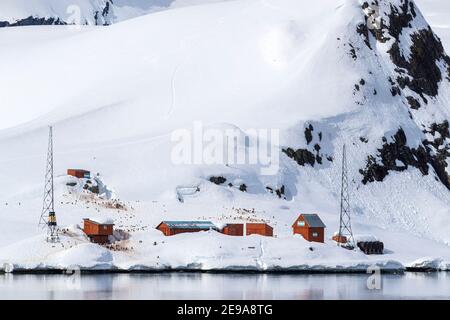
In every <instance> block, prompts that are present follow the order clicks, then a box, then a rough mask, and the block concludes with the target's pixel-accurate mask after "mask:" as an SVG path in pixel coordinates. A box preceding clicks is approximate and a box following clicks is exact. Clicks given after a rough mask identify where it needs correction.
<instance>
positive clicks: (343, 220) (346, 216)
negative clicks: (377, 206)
mask: <svg viewBox="0 0 450 320" xmlns="http://www.w3.org/2000/svg"><path fill="white" fill-rule="evenodd" d="M339 237H346V238H347V243H346V244H345V245H344V246H346V247H351V248H354V247H355V243H354V239H353V231H352V224H351V219H350V195H349V192H348V173H347V151H346V147H345V144H344V146H343V148H342V185H341V213H340V221H339ZM338 245H339V246H342V243H340V241H338Z"/></svg>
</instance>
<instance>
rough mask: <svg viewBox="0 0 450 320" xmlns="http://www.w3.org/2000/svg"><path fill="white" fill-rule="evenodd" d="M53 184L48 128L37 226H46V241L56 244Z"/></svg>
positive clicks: (56, 229)
mask: <svg viewBox="0 0 450 320" xmlns="http://www.w3.org/2000/svg"><path fill="white" fill-rule="evenodd" d="M54 196H55V193H54V184H53V127H52V126H50V127H49V136H48V153H47V165H46V173H45V186H44V202H43V205H42V212H41V217H40V219H39V226H40V227H45V226H47V241H48V242H57V241H58V240H59V237H58V226H57V223H56V213H55V200H54Z"/></svg>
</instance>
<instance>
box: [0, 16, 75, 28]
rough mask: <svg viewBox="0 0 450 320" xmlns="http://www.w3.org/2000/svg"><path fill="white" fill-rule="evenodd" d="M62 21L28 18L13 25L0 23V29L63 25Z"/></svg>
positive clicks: (5, 22) (4, 22)
mask: <svg viewBox="0 0 450 320" xmlns="http://www.w3.org/2000/svg"><path fill="white" fill-rule="evenodd" d="M65 24H66V23H65V22H64V21H61V20H60V19H59V18H36V17H28V18H26V19H21V20H18V21H16V22H13V23H9V22H8V21H0V28H2V27H20V26H36V25H65Z"/></svg>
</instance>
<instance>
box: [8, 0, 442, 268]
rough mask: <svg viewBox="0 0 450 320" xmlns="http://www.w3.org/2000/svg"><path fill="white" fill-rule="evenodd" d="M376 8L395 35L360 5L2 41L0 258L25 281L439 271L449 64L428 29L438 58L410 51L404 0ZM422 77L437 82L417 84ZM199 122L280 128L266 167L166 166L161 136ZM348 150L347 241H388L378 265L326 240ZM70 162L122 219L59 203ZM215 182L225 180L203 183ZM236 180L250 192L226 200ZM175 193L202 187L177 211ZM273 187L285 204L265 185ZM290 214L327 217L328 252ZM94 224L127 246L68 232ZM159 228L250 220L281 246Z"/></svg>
mask: <svg viewBox="0 0 450 320" xmlns="http://www.w3.org/2000/svg"><path fill="white" fill-rule="evenodd" d="M379 2H380V13H381V14H382V16H383V17H384V18H385V19H386V20H388V19H389V17H391V19H394V20H391V25H394V24H395V22H396V21H397V20H396V19H397V18H396V17H397V15H394V18H392V14H391V13H392V12H391V7H390V4H391V3H392V4H394V5H395V8H399V9H398V10H400V11H399V12H400V13H403V14H404V15H406V16H407V17H408V18H411V21H409V23H408V24H407V25H406V26H402V27H401V28H400V32H399V33H398V34H397V31H398V30H397V29H395V30H391V29H389V28H387V27H383V29H381V30H377V31H376V32H371V31H369V30H366V28H364V26H365V25H367V21H366V20H367V19H366V15H365V12H364V10H363V7H362V6H363V1H357V0H339V1H335V0H333V1H332V0H324V1H321V2H320V3H310V2H308V3H306V2H303V1H294V0H277V1H275V0H273V1H270V0H264V1H256V0H239V1H227V2H223V3H222V2H219V3H212V4H204V5H198V6H187V7H184V8H178V9H177V10H167V11H161V12H158V13H154V14H151V15H147V16H142V17H138V18H135V19H131V20H128V21H124V22H122V23H119V24H114V25H112V26H110V27H108V28H91V27H83V28H81V30H77V29H73V28H70V27H66V26H40V27H26V28H3V29H0V45H1V46H2V48H5V49H4V50H2V51H1V52H0V69H1V70H2V74H3V75H4V76H3V77H1V78H0V88H2V89H1V91H0V99H1V100H0V103H1V106H2V107H1V108H2V110H4V112H2V117H0V128H2V131H0V150H1V156H0V177H1V179H2V184H1V185H0V203H2V204H4V206H3V205H2V207H1V209H0V215H1V218H2V221H4V223H2V224H1V225H0V261H3V262H10V263H13V264H15V265H16V266H22V267H29V268H39V267H64V266H70V265H72V264H77V265H81V266H84V267H86V268H125V269H139V268H156V269H158V268H168V267H172V268H194V269H199V268H200V269H220V268H245V269H248V268H250V269H257V270H267V269H278V268H290V267H291V268H296V269H308V268H315V269H317V268H324V269H329V270H338V269H342V268H344V269H348V268H354V269H358V270H360V269H362V268H365V267H367V266H368V265H370V264H372V263H378V264H379V265H381V266H384V267H386V268H397V269H398V268H400V269H401V268H402V267H403V266H417V265H422V266H423V265H424V264H425V265H433V266H439V268H442V269H447V268H448V266H449V262H450V251H449V250H448V249H449V248H448V246H449V244H450V238H449V234H450V233H449V231H450V197H449V189H448V188H447V186H446V184H445V177H446V176H445V174H447V178H448V172H449V167H448V166H445V163H447V164H449V158H448V155H447V154H446V148H448V146H449V143H450V138H449V137H446V136H445V129H446V130H447V132H448V126H447V127H445V122H446V121H448V120H449V118H450V110H449V100H450V98H449V97H450V94H449V93H450V86H449V80H448V79H447V72H448V71H447V67H448V62H447V61H446V55H445V53H443V52H441V51H440V50H439V43H438V41H437V39H436V38H434V36H433V35H432V34H431V35H430V34H428V33H426V34H425V35H423V36H422V37H423V38H424V39H425V40H426V41H427V47H429V48H432V47H433V48H434V49H436V50H434V51H433V54H432V55H425V57H423V56H420V55H419V56H417V54H415V52H417V51H419V52H420V50H417V48H419V49H421V48H422V47H421V42H420V41H413V39H414V36H415V35H416V34H417V33H419V32H421V31H422V30H427V27H428V25H427V23H426V21H425V20H424V19H423V17H422V15H421V14H420V11H419V10H418V8H416V7H413V8H414V14H413V13H412V12H410V11H411V10H412V9H411V8H412V7H410V5H408V6H407V7H406V9H405V10H407V11H408V13H405V12H403V11H402V10H403V9H404V7H402V6H400V4H402V3H404V2H403V1H400V0H392V1H379ZM408 4H409V2H408ZM305 12H307V14H305ZM398 16H402V14H399V15H398ZM317 21H321V23H317ZM396 46H397V47H398V50H399V52H400V53H401V54H400V56H401V57H403V58H404V57H407V58H408V59H407V61H406V62H405V61H404V59H402V58H401V57H398V56H396V55H395V52H394V51H395V50H392V48H395V47H396ZM393 52H394V53H393ZM423 65H427V66H428V67H429V68H431V69H432V70H434V71H435V72H434V73H431V74H428V73H427V74H426V75H425V76H423V75H420V72H417V70H419V71H421V70H422V69H421V68H420V66H423ZM433 65H434V67H433ZM417 66H419V67H417ZM438 75H439V76H440V78H439V77H438ZM448 76H449V77H450V75H448ZM424 79H425V81H424ZM424 83H425V84H424ZM6 88H7V89H6ZM417 104H419V106H417ZM196 121H201V123H202V124H203V125H204V127H205V128H214V129H216V130H219V131H224V130H226V129H230V128H231V129H232V128H234V129H236V128H237V129H239V130H241V131H239V132H241V133H242V132H243V130H246V129H250V128H256V129H258V128H273V129H278V130H280V134H281V136H280V139H281V140H280V142H279V145H278V144H277V145H276V148H278V149H277V154H279V155H280V170H279V171H278V172H277V173H275V174H273V175H262V174H261V168H262V167H263V165H262V164H257V165H246V164H244V165H228V166H227V165H225V164H216V165H207V164H196V165H177V164H176V163H174V161H173V159H172V158H171V154H172V151H173V147H174V143H173V142H172V141H171V134H172V133H173V132H174V130H177V129H180V128H181V129H183V128H185V129H188V130H190V129H192V128H193V126H195V122H196ZM49 124H53V125H54V126H55V148H56V149H55V161H56V163H55V171H56V175H57V180H56V186H57V199H58V202H57V204H58V206H57V207H58V208H57V212H58V220H59V223H60V225H61V226H71V227H70V228H69V229H70V230H69V231H70V232H68V233H67V234H65V235H63V243H62V244H61V245H56V246H52V245H48V244H46V243H45V242H43V241H42V240H43V236H42V231H40V230H38V229H37V228H36V224H37V222H38V219H39V212H40V210H39V209H40V205H41V196H42V188H43V186H42V180H43V169H44V168H43V167H44V164H45V150H46V143H47V141H46V139H47V125H49ZM400 128H401V129H402V130H400ZM402 132H403V134H402ZM253 138H254V137H253ZM404 140H406V141H404ZM344 142H345V143H346V144H347V147H348V158H349V159H350V163H349V175H350V182H351V183H350V189H351V192H352V194H351V198H352V209H353V215H354V229H355V232H356V233H361V234H374V235H375V236H377V238H379V239H381V240H382V241H384V242H385V245H386V248H387V251H386V255H384V256H372V257H368V256H364V255H363V254H362V253H361V252H358V251H355V252H349V251H346V250H343V249H340V248H337V247H336V245H335V244H334V243H333V242H332V241H331V240H329V238H330V237H331V235H332V234H333V233H334V232H335V231H336V230H337V228H338V220H339V219H338V214H339V207H338V205H339V200H338V195H339V188H340V161H341V147H342V144H343V143H344ZM246 147H247V148H248V149H250V150H251V149H253V148H255V141H254V140H252V139H251V141H250V143H249V144H246ZM289 150H292V152H290V151H289ZM380 150H382V151H380ZM311 155H312V156H311ZM311 157H312V158H311ZM305 159H306V161H304V160H305ZM69 167H82V168H86V169H90V170H92V171H93V172H100V173H101V177H102V179H104V180H105V181H107V182H108V186H109V188H110V189H111V190H113V191H114V192H113V193H114V194H115V195H117V197H118V198H120V199H121V200H122V201H124V202H125V203H126V205H127V210H116V209H111V208H109V207H108V206H107V205H106V204H105V203H104V201H105V200H101V199H98V198H96V197H95V196H93V198H90V196H89V195H88V196H86V195H84V194H83V193H82V194H79V192H73V191H71V190H70V189H69V188H68V187H67V186H66V183H67V177H66V176H65V170H66V169H67V168H69ZM212 176H223V177H225V178H226V179H227V181H226V183H225V184H223V185H216V184H213V183H211V182H210V181H209V178H210V177H212ZM366 179H367V180H366ZM229 183H231V184H232V186H229V185H228V184H229ZM243 184H245V185H246V189H247V192H242V191H240V190H239V186H242V185H243ZM183 186H184V187H185V186H188V187H191V189H192V188H193V189H196V188H198V189H199V190H200V191H199V192H197V193H194V194H191V195H188V196H186V199H184V202H183V203H180V202H179V201H178V199H177V190H180V187H183ZM283 186H284V188H283V189H284V190H285V192H284V196H283V197H281V198H278V197H277V196H276V195H275V194H273V193H270V192H269V191H268V189H267V187H270V188H272V189H273V190H276V189H281V188H282V187H283ZM284 198H285V199H284ZM239 208H240V209H239ZM243 208H246V209H249V210H253V209H255V213H253V214H251V215H248V214H246V213H245V214H244V213H243V212H242V209H243ZM244 212H245V211H244ZM301 212H317V213H319V214H320V216H321V217H322V218H323V220H324V222H325V224H326V225H327V241H326V243H325V244H324V245H317V244H314V245H311V244H310V243H307V242H305V241H304V240H302V239H301V238H298V237H293V236H292V235H291V229H290V226H291V224H292V222H293V221H294V220H295V218H296V217H297V216H298V214H299V213H301ZM93 215H99V216H108V217H112V218H113V219H115V221H116V227H117V228H119V229H122V230H124V232H126V233H127V234H129V237H127V239H126V240H120V241H119V243H118V244H117V246H118V247H114V248H109V249H108V250H106V249H105V250H102V249H100V248H98V247H97V246H93V245H86V243H87V239H86V238H85V237H84V236H83V235H82V234H81V233H80V231H79V229H78V228H77V227H76V225H77V224H81V221H82V218H86V217H87V216H93ZM164 219H166V220H178V219H179V220H188V219H209V220H212V221H213V222H216V223H225V222H230V221H236V220H238V221H247V220H256V221H261V220H264V221H268V222H269V223H271V224H272V225H273V226H274V231H275V234H276V235H277V237H276V238H274V239H266V238H261V237H258V236H254V237H248V238H228V237H224V236H222V235H220V234H216V233H214V232H211V233H206V234H201V235H199V234H193V235H182V236H176V237H171V238H164V237H163V236H162V235H161V234H160V233H159V232H158V231H156V230H154V227H155V226H156V225H157V224H158V223H159V222H160V221H161V220H164ZM155 243H156V245H155ZM186 243H189V246H186ZM311 246H312V248H313V250H310V249H309V248H310V247H311ZM236 247H238V248H239V247H240V248H241V250H238V251H236ZM107 252H109V253H111V255H109V254H107ZM85 254H86V255H88V256H89V257H91V258H89V259H86V258H83V256H84V255H85ZM425 262H426V263H425Z"/></svg>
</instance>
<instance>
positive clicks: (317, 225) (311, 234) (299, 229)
mask: <svg viewBox="0 0 450 320" xmlns="http://www.w3.org/2000/svg"><path fill="white" fill-rule="evenodd" d="M325 228H326V226H325V224H324V223H323V222H322V220H321V219H320V218H319V216H318V215H317V214H301V215H300V216H299V217H298V218H297V220H295V222H294V224H293V225H292V229H293V232H294V234H301V235H302V236H303V238H305V240H308V241H310V242H321V243H323V242H325Z"/></svg>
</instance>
